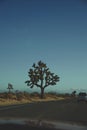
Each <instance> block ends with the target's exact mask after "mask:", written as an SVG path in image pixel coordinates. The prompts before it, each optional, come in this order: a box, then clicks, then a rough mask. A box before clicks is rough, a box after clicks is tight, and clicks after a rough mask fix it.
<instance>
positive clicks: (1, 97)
mask: <svg viewBox="0 0 87 130" xmlns="http://www.w3.org/2000/svg"><path fill="white" fill-rule="evenodd" d="M40 96H41V95H40V93H38V92H32V93H28V92H26V91H24V92H10V93H9V92H2V93H0V106H2V105H11V104H20V103H31V102H39V101H41V102H42V101H52V100H53V101H56V100H65V99H71V98H75V96H72V94H68V93H65V94H57V93H55V92H48V93H45V94H44V98H43V99H41V98H40Z"/></svg>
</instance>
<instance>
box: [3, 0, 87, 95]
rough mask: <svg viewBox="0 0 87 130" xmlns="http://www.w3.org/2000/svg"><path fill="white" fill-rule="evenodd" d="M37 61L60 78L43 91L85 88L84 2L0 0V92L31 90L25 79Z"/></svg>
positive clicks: (86, 25) (86, 24)
mask: <svg viewBox="0 0 87 130" xmlns="http://www.w3.org/2000/svg"><path fill="white" fill-rule="evenodd" d="M39 60H42V61H43V62H44V63H46V64H47V66H48V67H49V68H50V70H51V71H52V72H54V73H55V74H57V75H58V76H59V77H60V82H58V83H57V85H56V86H55V87H54V86H51V87H48V89H47V90H49V91H56V92H61V91H66V92H69V91H73V90H87V2H86V1H85V0H0V91H1V90H7V89H6V88H7V86H8V83H12V84H13V87H14V90H25V91H30V90H31V89H29V88H28V87H27V85H26V84H25V83H24V82H25V81H26V80H28V70H29V68H30V67H31V66H32V64H33V63H34V62H35V63H37V62H38V61H39ZM35 88H36V87H35ZM32 90H34V89H32Z"/></svg>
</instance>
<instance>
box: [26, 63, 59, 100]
mask: <svg viewBox="0 0 87 130" xmlns="http://www.w3.org/2000/svg"><path fill="white" fill-rule="evenodd" d="M28 76H29V80H27V81H25V83H27V86H30V88H33V87H34V86H37V87H39V88H40V89H41V98H43V95H44V89H45V88H46V87H47V86H50V85H56V83H57V82H58V81H59V77H58V76H57V75H54V73H51V72H50V70H49V68H48V67H47V65H46V64H45V63H43V62H42V61H39V62H38V63H37V64H35V63H34V64H33V66H32V68H30V69H29V72H28Z"/></svg>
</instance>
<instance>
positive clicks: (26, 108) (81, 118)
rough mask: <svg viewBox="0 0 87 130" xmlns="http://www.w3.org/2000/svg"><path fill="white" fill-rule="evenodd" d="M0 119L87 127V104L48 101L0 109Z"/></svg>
mask: <svg viewBox="0 0 87 130" xmlns="http://www.w3.org/2000/svg"><path fill="white" fill-rule="evenodd" d="M0 118H28V119H37V120H53V121H63V122H75V123H82V124H86V125H87V103H84V102H81V103H78V102H72V101H50V102H40V103H39V102H38V103H28V104H21V105H11V106H5V107H0Z"/></svg>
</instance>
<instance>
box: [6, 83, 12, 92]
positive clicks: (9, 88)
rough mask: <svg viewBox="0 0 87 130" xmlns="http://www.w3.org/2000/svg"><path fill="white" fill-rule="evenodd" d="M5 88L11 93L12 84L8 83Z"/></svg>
mask: <svg viewBox="0 0 87 130" xmlns="http://www.w3.org/2000/svg"><path fill="white" fill-rule="evenodd" d="M7 89H8V90H9V93H11V89H13V85H12V84H10V83H8V87H7Z"/></svg>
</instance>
